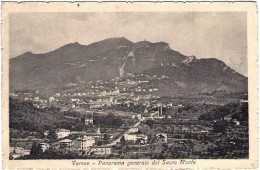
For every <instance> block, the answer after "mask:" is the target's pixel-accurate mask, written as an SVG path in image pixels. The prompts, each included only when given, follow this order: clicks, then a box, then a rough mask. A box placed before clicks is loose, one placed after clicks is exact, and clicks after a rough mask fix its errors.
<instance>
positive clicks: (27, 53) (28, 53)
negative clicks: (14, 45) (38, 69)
mask: <svg viewBox="0 0 260 170" xmlns="http://www.w3.org/2000/svg"><path fill="white" fill-rule="evenodd" d="M31 54H33V53H32V52H31V51H28V52H26V53H24V54H22V55H31Z"/></svg>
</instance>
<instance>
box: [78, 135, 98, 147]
mask: <svg viewBox="0 0 260 170" xmlns="http://www.w3.org/2000/svg"><path fill="white" fill-rule="evenodd" d="M94 144H95V139H94V138H93V137H92V136H84V137H83V138H82V140H81V149H82V150H87V149H89V147H90V146H92V145H94Z"/></svg>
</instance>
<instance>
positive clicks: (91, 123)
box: [85, 117, 93, 125]
mask: <svg viewBox="0 0 260 170" xmlns="http://www.w3.org/2000/svg"><path fill="white" fill-rule="evenodd" d="M85 125H93V117H90V118H87V117H85Z"/></svg>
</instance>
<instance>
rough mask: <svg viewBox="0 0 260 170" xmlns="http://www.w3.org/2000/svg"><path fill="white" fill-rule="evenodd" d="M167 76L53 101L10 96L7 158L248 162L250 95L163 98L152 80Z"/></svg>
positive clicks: (132, 79)
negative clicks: (244, 160) (239, 159)
mask: <svg viewBox="0 0 260 170" xmlns="http://www.w3.org/2000/svg"><path fill="white" fill-rule="evenodd" d="M167 79H168V77H167V76H164V75H163V76H160V77H157V76H155V75H154V76H149V75H144V74H138V75H133V74H128V75H127V76H125V77H124V78H115V79H112V80H107V81H100V80H97V81H95V82H89V83H88V84H87V85H86V86H85V87H83V88H82V89H78V90H73V91H72V90H70V88H69V87H68V88H67V89H65V90H64V91H62V92H55V93H54V94H52V95H49V96H46V95H45V96H44V95H42V94H41V93H40V89H36V90H23V91H11V92H10V101H9V102H10V103H9V105H10V120H9V126H10V140H9V142H10V159H73V158H77V159H85V158H88V159H114V158H120V159H139V158H142V159H145V158H148V159H181V158H183V159H189V158H190V159H198V158H201V159H209V158H213V159H214V158H215V159H216V158H225V159H228V158H248V148H249V141H248V140H249V136H248V101H247V93H226V92H225V91H213V92H210V93H203V94H194V95H189V96H187V95H186V96H176V97H165V96H162V95H160V87H157V86H156V84H155V83H153V82H154V81H155V80H162V81H165V80H167ZM69 86H70V87H73V86H74V85H73V84H70V85H69Z"/></svg>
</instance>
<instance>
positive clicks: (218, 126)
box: [213, 121, 226, 133]
mask: <svg viewBox="0 0 260 170" xmlns="http://www.w3.org/2000/svg"><path fill="white" fill-rule="evenodd" d="M213 130H214V132H216V133H224V132H225V131H226V124H225V122H223V121H218V122H216V123H215V124H214V125H213Z"/></svg>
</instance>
